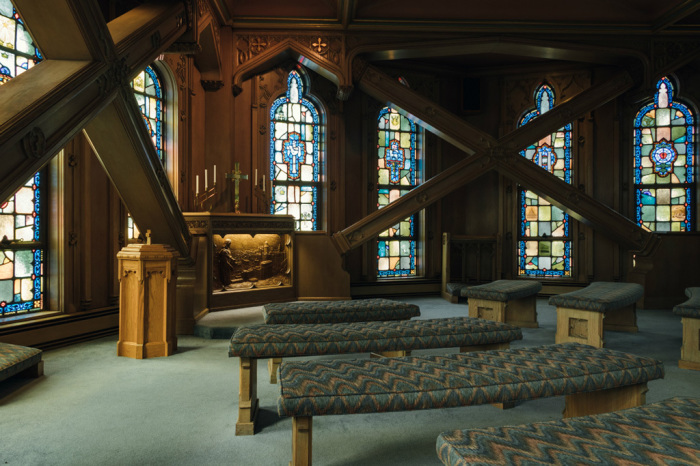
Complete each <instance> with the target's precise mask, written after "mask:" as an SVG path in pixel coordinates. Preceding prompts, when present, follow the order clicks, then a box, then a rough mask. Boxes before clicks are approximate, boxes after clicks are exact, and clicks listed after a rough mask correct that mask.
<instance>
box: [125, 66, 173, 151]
mask: <svg viewBox="0 0 700 466" xmlns="http://www.w3.org/2000/svg"><path fill="white" fill-rule="evenodd" d="M131 87H132V88H133V89H134V95H135V96H136V102H137V103H138V104H139V108H140V109H141V115H143V121H144V123H145V124H146V128H147V129H148V134H150V135H151V139H152V140H153V146H154V147H155V148H156V152H157V153H158V157H159V158H160V161H161V162H162V163H163V164H165V146H164V141H165V138H164V134H163V132H164V129H165V126H163V125H164V116H165V102H164V100H163V85H162V83H161V80H160V78H159V77H158V73H156V70H155V69H154V68H153V66H147V67H146V69H145V70H143V71H142V72H140V73H139V74H138V75H137V76H136V77H135V78H134V80H133V81H131Z"/></svg>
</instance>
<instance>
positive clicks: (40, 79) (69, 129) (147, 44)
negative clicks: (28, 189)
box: [0, 0, 189, 254]
mask: <svg viewBox="0 0 700 466" xmlns="http://www.w3.org/2000/svg"><path fill="white" fill-rule="evenodd" d="M34 3H35V2H32V1H31V0H19V1H18V2H17V6H18V7H19V8H22V10H20V11H21V12H22V13H23V14H24V11H26V12H27V17H26V18H25V22H26V24H27V25H28V28H29V30H30V31H32V32H33V33H35V34H36V35H35V37H37V43H38V45H39V47H40V49H42V50H44V49H47V50H49V51H50V55H49V54H47V55H46V56H47V59H46V60H45V61H43V62H41V63H39V64H38V65H37V66H35V67H33V68H31V69H30V70H28V71H26V72H25V73H23V74H21V75H20V76H18V77H16V78H15V79H13V80H11V81H10V82H9V83H7V84H5V85H4V86H1V87H0V98H1V99H3V102H5V103H6V104H11V105H5V104H4V105H3V107H2V110H0V151H2V154H3V164H0V180H2V186H1V187H0V198H1V199H7V198H8V197H9V196H11V195H12V194H13V193H14V192H15V191H16V190H17V189H18V188H19V187H20V186H21V185H22V184H23V183H24V182H25V181H26V180H27V179H29V177H30V176H32V175H33V174H34V172H35V171H36V170H38V169H39V168H41V167H42V166H43V165H45V164H46V163H47V162H48V161H49V160H50V159H51V158H52V157H53V156H54V155H55V154H56V153H57V152H58V151H59V150H60V149H61V148H62V147H63V146H64V145H65V144H66V143H67V142H68V141H69V140H70V139H71V138H73V137H74V136H75V134H76V133H77V132H79V131H80V130H82V129H83V128H84V127H85V126H86V124H87V123H88V122H89V121H90V120H91V119H93V118H95V117H96V116H97V115H98V114H99V113H100V111H102V110H103V109H105V108H108V107H109V106H110V104H112V102H114V101H115V99H117V100H120V99H121V101H122V102H121V104H116V105H121V106H122V107H123V108H129V109H130V111H132V112H133V113H134V115H133V116H132V117H131V118H130V120H129V122H128V123H127V120H125V119H124V118H121V119H120V120H119V121H120V122H122V123H124V124H129V125H132V126H133V127H131V128H129V127H127V128H122V130H123V131H126V132H127V133H129V132H138V131H139V130H142V129H143V128H142V127H143V121H142V117H141V115H140V112H139V110H138V108H137V107H135V101H134V102H133V105H131V103H130V102H129V100H131V101H133V100H134V97H133V92H132V91H131V87H130V81H131V79H132V78H133V76H135V75H136V74H137V73H138V72H139V71H140V70H142V69H143V68H145V67H146V66H147V65H148V64H150V63H151V62H152V61H153V60H154V59H155V57H157V56H158V55H159V54H160V53H162V52H163V51H164V50H165V49H166V48H167V47H168V46H169V45H170V44H171V43H172V42H173V41H174V40H175V39H176V38H177V37H178V36H179V35H181V34H182V33H183V32H184V30H185V18H184V7H183V5H182V4H180V3H177V4H172V3H171V2H166V1H160V2H156V3H151V4H145V5H141V6H139V7H137V8H135V9H134V10H132V11H130V12H129V13H128V14H127V15H125V16H124V17H120V18H117V19H116V20H114V21H112V22H110V24H109V26H108V25H107V24H105V22H104V20H103V19H102V20H101V17H100V16H99V15H100V14H99V12H98V11H96V10H95V8H96V7H94V5H95V3H94V2H92V1H88V0H60V1H56V2H43V3H42V8H43V11H41V12H39V11H38V10H37V9H36V8H35V7H36V5H34ZM52 15H55V16H57V17H59V18H61V20H62V21H66V25H65V26H66V28H67V31H68V33H67V34H68V37H69V39H70V41H75V42H77V44H72V46H66V47H67V51H63V49H62V47H56V46H55V44H64V42H65V39H64V38H63V31H64V29H63V28H55V29H52V27H50V26H51V25H52V24H53V23H52V21H51V20H49V19H47V18H48V17H51V16H52ZM100 20H101V22H100ZM40 40H41V42H40ZM54 42H55V43H54ZM81 43H82V45H81ZM74 56H78V57H82V58H86V57H87V58H88V59H86V60H74V59H71V60H69V59H67V58H66V57H74ZM51 57H58V58H51ZM125 99H126V100H125ZM112 121H115V120H114V119H112ZM115 131H117V130H116V129H115ZM131 138H132V140H133V139H135V138H134V136H133V134H132V136H131ZM149 144H151V143H150V141H149ZM95 147H96V148H99V145H98V144H96V145H95ZM151 149H152V147H151ZM98 156H100V154H98ZM111 156H114V157H119V156H118V155H117V154H114V155H106V157H111ZM140 157H142V158H143V159H144V160H143V161H142V163H141V165H142V166H146V167H147V166H149V164H150V162H148V160H149V159H150V155H149V154H148V151H147V150H144V151H142V152H140ZM117 160H121V159H120V158H118V159H117ZM150 166H151V170H152V173H150V174H149V175H148V177H150V178H154V177H155V178H158V174H157V172H156V171H155V169H154V168H152V165H150ZM161 169H162V168H161ZM115 179H121V178H119V177H116V178H115ZM121 183H122V185H121V186H117V190H118V191H119V192H120V193H123V192H125V191H127V190H130V189H144V191H142V192H140V195H141V196H140V201H141V202H143V199H144V198H152V200H153V202H152V203H153V204H154V205H159V206H160V207H161V210H163V212H164V215H165V216H166V217H173V218H168V219H167V220H165V221H163V222H162V223H160V224H159V225H158V226H155V227H154V228H153V234H154V239H156V238H158V239H157V240H158V241H161V242H164V243H167V244H171V245H172V246H174V247H176V248H178V250H179V251H180V253H181V254H182V253H185V254H186V253H187V245H186V243H185V242H184V241H183V238H187V237H188V236H189V232H188V230H187V228H186V225H185V223H184V219H183V218H182V215H181V214H179V218H177V215H178V213H177V212H179V209H175V208H176V207H177V203H174V205H173V196H172V192H171V190H170V187H169V185H168V186H166V187H164V188H163V189H156V188H155V187H154V186H153V185H152V184H144V186H140V187H133V185H131V184H130V183H129V182H128V180H122V181H121ZM148 186H151V188H148ZM131 202H132V203H131V205H130V204H127V207H128V208H129V209H130V210H132V211H135V212H139V214H138V215H139V216H137V215H136V214H134V220H135V221H136V222H137V224H139V225H141V224H144V225H145V224H149V217H148V215H146V214H145V213H142V212H140V209H139V208H138V206H136V208H134V207H135V206H134V204H133V202H134V201H133V200H132V201H131Z"/></svg>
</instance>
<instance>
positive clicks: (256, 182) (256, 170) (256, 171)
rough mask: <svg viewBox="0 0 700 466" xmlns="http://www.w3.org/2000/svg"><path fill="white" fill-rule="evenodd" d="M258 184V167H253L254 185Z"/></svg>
mask: <svg viewBox="0 0 700 466" xmlns="http://www.w3.org/2000/svg"><path fill="white" fill-rule="evenodd" d="M257 185H258V169H257V168H256V169H255V186H257Z"/></svg>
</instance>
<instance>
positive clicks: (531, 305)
mask: <svg viewBox="0 0 700 466" xmlns="http://www.w3.org/2000/svg"><path fill="white" fill-rule="evenodd" d="M541 289H542V284H541V283H540V282H538V281H535V280H496V281H495V282H491V283H486V284H485V285H477V286H471V287H467V288H463V289H462V290H461V294H462V296H466V297H467V298H469V301H468V306H469V317H478V318H480V319H488V320H495V321H496V322H506V323H509V324H512V325H517V326H518V327H534V328H536V327H538V325H537V302H536V298H537V293H539V291H540V290H541Z"/></svg>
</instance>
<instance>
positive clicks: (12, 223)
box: [0, 0, 44, 316]
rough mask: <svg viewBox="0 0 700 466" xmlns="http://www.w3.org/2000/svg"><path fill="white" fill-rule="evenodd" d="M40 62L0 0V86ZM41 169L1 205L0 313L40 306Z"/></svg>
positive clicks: (17, 21) (6, 1) (13, 12)
mask: <svg viewBox="0 0 700 466" xmlns="http://www.w3.org/2000/svg"><path fill="white" fill-rule="evenodd" d="M39 61H41V53H40V52H39V49H37V47H36V46H35V45H34V41H33V40H32V37H31V36H30V35H29V32H28V31H27V30H26V29H25V27H24V22H23V21H22V19H21V18H20V17H19V15H18V14H17V10H15V8H14V6H13V5H12V2H11V1H9V0H0V85H2V84H5V83H6V82H8V81H9V80H11V79H12V78H14V77H16V76H17V75H19V74H21V73H23V72H25V71H26V70H28V69H29V68H31V67H32V66H34V65H35V64H37V63H38V62H39ZM41 214H42V210H41V173H36V174H34V176H33V177H32V178H31V179H30V180H29V181H27V182H26V183H25V184H24V186H22V187H21V188H20V189H19V190H18V191H17V192H16V193H15V194H14V195H13V196H11V197H10V198H9V199H8V200H7V201H6V202H4V203H3V204H2V205H0V238H1V240H2V244H1V245H0V246H1V247H2V249H0V316H7V315H16V314H22V313H27V312H32V311H38V310H41V309H42V307H43V301H44V249H43V244H42V241H43V237H42V233H41V230H42V228H41V227H42V225H41V223H42V222H41V220H42V217H41Z"/></svg>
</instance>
